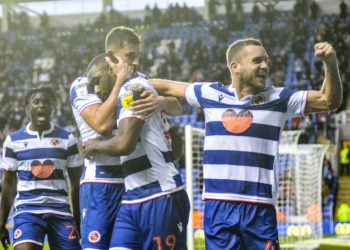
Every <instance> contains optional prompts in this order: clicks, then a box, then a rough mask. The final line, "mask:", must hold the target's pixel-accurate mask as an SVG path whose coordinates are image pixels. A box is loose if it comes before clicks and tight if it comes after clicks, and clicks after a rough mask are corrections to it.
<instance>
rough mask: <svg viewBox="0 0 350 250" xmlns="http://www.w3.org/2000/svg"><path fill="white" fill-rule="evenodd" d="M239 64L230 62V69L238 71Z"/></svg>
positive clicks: (234, 71)
mask: <svg viewBox="0 0 350 250" xmlns="http://www.w3.org/2000/svg"><path fill="white" fill-rule="evenodd" d="M240 69H241V65H240V64H239V63H238V62H232V63H231V65H230V71H231V72H232V73H239V71H240Z"/></svg>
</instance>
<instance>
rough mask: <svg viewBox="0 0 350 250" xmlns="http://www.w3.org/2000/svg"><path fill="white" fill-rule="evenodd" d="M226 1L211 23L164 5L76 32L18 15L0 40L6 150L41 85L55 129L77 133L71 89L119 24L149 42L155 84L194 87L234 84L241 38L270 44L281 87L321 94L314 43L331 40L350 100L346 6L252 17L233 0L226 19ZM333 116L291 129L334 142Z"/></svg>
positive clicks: (266, 11)
mask: <svg viewBox="0 0 350 250" xmlns="http://www.w3.org/2000/svg"><path fill="white" fill-rule="evenodd" d="M220 2H221V1H215V0H212V1H209V7H210V9H211V11H210V12H209V13H210V20H209V21H205V20H204V19H203V18H202V16H201V15H199V14H198V13H197V12H196V10H195V9H193V8H189V7H187V6H186V5H183V6H180V5H178V4H176V5H170V6H169V8H168V9H166V10H164V11H163V10H160V9H159V8H158V7H157V6H156V5H155V6H154V7H153V8H150V7H146V9H145V13H146V14H145V18H144V19H143V20H141V19H134V18H130V17H127V16H125V15H123V14H122V13H119V12H118V11H115V10H112V11H110V12H109V13H108V14H107V15H101V16H100V17H99V18H98V19H96V21H95V22H89V23H86V24H84V25H79V26H76V27H70V28H67V27H61V28H58V27H56V26H55V27H53V25H51V23H50V22H51V19H50V17H48V16H47V15H45V14H44V15H43V16H42V18H41V24H40V27H35V28H34V27H32V26H31V23H30V20H29V17H28V16H27V15H26V13H20V14H11V15H10V22H9V24H10V30H11V31H10V32H7V33H2V34H1V36H0V58H1V60H0V87H1V90H2V91H1V92H0V143H2V142H3V140H4V137H5V136H6V134H7V133H9V132H11V131H14V130H17V129H19V128H20V127H22V126H23V125H24V124H25V123H26V122H27V120H26V117H25V107H24V104H23V96H24V94H25V92H26V91H27V90H28V89H30V88H33V87H35V86H38V85H39V84H50V85H52V86H53V87H54V88H55V89H56V90H57V94H58V96H59V98H58V99H57V100H58V103H57V107H56V112H55V122H57V123H58V124H60V125H61V126H64V127H68V128H70V129H74V122H73V121H74V119H73V118H72V114H71V110H70V105H69V87H70V83H71V82H72V81H73V80H74V79H75V78H76V77H77V76H81V75H83V74H84V71H85V68H86V66H87V65H88V63H89V61H90V60H91V59H92V58H93V57H94V56H95V55H97V54H98V53H100V52H101V51H103V50H104V37H105V35H106V33H107V32H108V30H109V29H110V28H111V27H113V26H116V25H126V26H131V27H134V28H135V29H136V30H137V31H138V32H140V33H141V34H142V35H143V37H144V49H143V50H144V55H143V57H142V59H141V60H142V62H141V64H142V65H141V71H143V72H144V73H146V74H148V75H149V76H150V77H160V78H168V79H175V80H182V81H188V82H195V81H202V80H204V81H222V82H224V83H229V82H230V75H229V72H228V70H227V69H226V61H225V52H226V48H227V46H228V44H230V43H231V42H232V41H233V40H234V39H237V38H242V37H245V36H255V37H257V38H260V39H261V40H262V42H263V44H264V46H265V47H266V49H267V51H268V53H269V55H270V58H271V69H270V71H271V76H270V78H271V81H272V82H273V83H274V84H275V85H277V86H283V85H284V86H288V87H291V88H299V89H311V88H313V89H319V88H320V86H321V84H322V77H323V73H322V70H323V68H322V64H320V63H319V62H317V61H315V60H314V57H313V56H312V54H313V52H312V49H313V44H314V43H316V42H318V41H328V42H330V43H332V44H333V45H334V46H335V48H336V50H337V51H338V59H339V66H340V71H341V77H342V80H343V83H345V85H344V90H345V91H344V96H345V97H346V96H347V85H346V83H347V82H349V80H350V64H349V58H350V54H349V53H350V51H349V48H350V32H349V30H350V29H349V26H350V23H349V16H348V14H347V6H346V4H345V2H342V4H341V6H342V7H340V12H339V13H340V14H339V15H338V14H336V13H335V14H332V15H329V14H328V15H323V14H322V13H321V8H320V7H319V6H317V3H316V2H315V1H313V2H312V3H311V5H309V6H305V4H306V3H307V2H308V1H303V0H298V1H296V4H295V6H294V9H293V11H289V12H285V13H281V12H278V11H276V5H277V4H278V2H279V1H278V0H275V1H268V2H266V3H265V1H259V2H258V1H256V2H255V3H254V6H253V10H252V12H251V14H248V13H244V12H243V8H242V1H241V0H235V1H232V0H226V1H225V3H224V7H225V9H226V12H225V14H224V15H219V14H217V11H216V7H217V6H218V4H219V3H220ZM344 4H345V5H344ZM344 6H345V7H344ZM186 32H187V33H186ZM289 73H291V74H289ZM345 104H346V98H344V105H343V106H342V107H341V109H340V110H342V109H345V108H346V107H345ZM185 111H186V112H187V113H195V114H197V116H196V117H197V119H198V120H199V121H202V120H203V113H202V112H201V111H200V110H193V109H191V108H189V107H185ZM332 116H333V114H321V115H318V116H313V117H306V118H305V119H304V120H300V119H299V120H291V122H290V125H289V126H288V128H289V129H300V128H303V129H307V130H309V132H310V131H311V132H312V133H314V134H315V136H314V137H312V138H311V139H310V138H307V139H306V140H307V141H308V142H314V141H315V140H316V137H317V135H318V133H320V131H323V132H324V128H326V130H327V132H325V133H326V134H327V136H329V137H330V138H332V130H334V127H332V124H333V123H332ZM325 123H327V124H326V125H324V124H325ZM328 130H329V131H328ZM0 146H1V145H0Z"/></svg>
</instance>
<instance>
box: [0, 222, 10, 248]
mask: <svg viewBox="0 0 350 250" xmlns="http://www.w3.org/2000/svg"><path fill="white" fill-rule="evenodd" d="M0 240H1V243H2V246H3V247H4V249H7V248H8V247H9V245H10V243H11V242H10V236H9V232H8V230H7V229H6V228H5V227H1V228H0Z"/></svg>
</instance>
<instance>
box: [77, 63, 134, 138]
mask: <svg viewBox="0 0 350 250" xmlns="http://www.w3.org/2000/svg"><path fill="white" fill-rule="evenodd" d="M103 59H104V58H103ZM105 60H106V61H107V63H109V64H110V62H111V61H112V60H111V59H110V57H106V58H105ZM118 61H119V62H118V63H114V64H111V65H113V68H112V71H113V72H111V71H105V72H106V73H105V75H103V76H102V77H101V76H99V77H98V81H99V82H98V83H96V84H98V85H99V86H100V91H101V92H102V93H101V94H102V96H101V97H102V99H104V96H103V95H104V94H103V93H108V92H109V91H110V88H109V89H108V86H109V85H110V84H109V83H108V81H114V85H112V86H113V88H112V90H111V91H110V94H109V95H107V96H105V97H106V99H105V100H104V102H103V103H101V104H95V105H91V106H88V107H87V108H85V109H84V110H82V112H81V116H82V117H83V119H84V120H85V122H86V123H87V124H89V126H90V127H92V128H93V129H94V130H95V131H97V132H98V133H100V134H104V135H108V134H110V133H111V132H112V129H113V127H114V125H115V112H116V109H117V103H118V102H117V101H116V100H118V95H119V91H120V88H121V86H122V85H123V83H124V82H125V80H126V79H127V78H128V77H130V76H131V74H132V73H133V68H132V67H131V66H129V65H128V64H127V63H125V62H123V61H122V60H121V59H120V58H118ZM105 66H108V65H107V64H105ZM100 71H101V69H99V68H97V67H94V65H93V66H92V67H88V77H89V76H90V77H89V79H91V80H94V79H95V78H96V77H95V75H98V74H100ZM113 74H114V76H113ZM115 76H117V77H116V78H115ZM90 84H91V83H90Z"/></svg>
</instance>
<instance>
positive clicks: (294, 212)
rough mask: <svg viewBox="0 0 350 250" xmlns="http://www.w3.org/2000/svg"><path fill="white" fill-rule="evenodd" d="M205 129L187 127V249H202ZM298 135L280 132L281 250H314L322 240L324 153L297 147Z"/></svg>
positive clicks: (278, 208)
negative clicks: (309, 249)
mask: <svg viewBox="0 0 350 250" xmlns="http://www.w3.org/2000/svg"><path fill="white" fill-rule="evenodd" d="M204 133H205V131H204V129H198V128H193V127H191V126H186V129H185V143H186V190H187V192H188V194H189V197H190V200H191V207H192V211H191V215H190V218H191V219H190V222H189V228H188V249H189V250H193V249H196V250H200V249H205V246H204V231H203V216H204V202H203V201H202V199H201V195H202V190H203V172H202V171H203V161H202V160H203V145H204ZM299 135H300V131H292V132H289V131H288V132H287V133H285V132H284V131H283V132H282V138H283V140H281V143H282V144H286V145H280V158H279V166H280V167H279V198H278V199H277V201H276V211H277V219H278V230H279V238H280V242H281V247H282V248H294V249H295V248H300V249H303V248H315V247H317V246H318V245H319V240H320V239H321V238H322V214H321V211H322V207H321V177H322V175H321V173H322V159H323V156H324V154H325V151H326V149H327V146H323V145H297V142H298V138H299Z"/></svg>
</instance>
